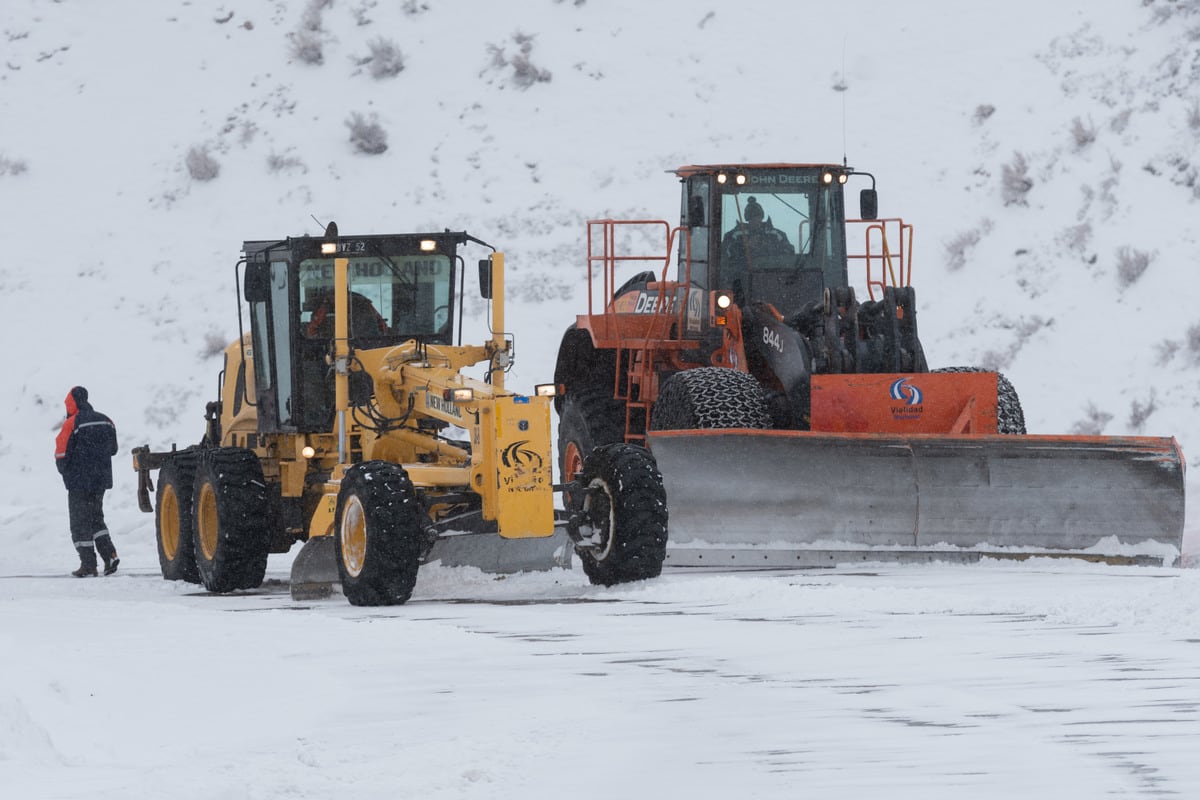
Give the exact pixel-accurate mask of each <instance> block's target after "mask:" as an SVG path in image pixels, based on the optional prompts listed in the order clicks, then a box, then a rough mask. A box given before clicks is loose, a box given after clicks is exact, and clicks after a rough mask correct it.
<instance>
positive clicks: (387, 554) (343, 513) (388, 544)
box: [334, 461, 423, 606]
mask: <svg viewBox="0 0 1200 800" xmlns="http://www.w3.org/2000/svg"><path fill="white" fill-rule="evenodd" d="M421 514H422V512H421V509H420V503H419V502H418V498H417V493H416V489H415V488H414V487H413V484H412V481H411V480H409V477H408V473H407V472H405V471H404V468H403V467H401V466H399V465H397V464H392V463H389V462H386V461H367V462H365V463H362V464H355V465H354V466H353V467H351V468H350V469H348V470H346V477H345V478H343V479H342V487H341V490H340V491H339V492H338V501H337V511H336V513H335V520H336V524H335V526H334V550H335V551H336V553H337V565H338V575H339V577H340V578H341V582H342V592H343V593H344V594H345V595H346V599H347V600H349V601H350V603H351V604H352V605H356V606H390V605H399V604H401V603H404V602H406V601H407V600H408V598H409V597H411V596H412V592H413V587H414V586H415V585H416V582H417V568H418V567H419V566H420V563H421V552H422V550H423V546H422V534H423V531H422V528H421Z"/></svg>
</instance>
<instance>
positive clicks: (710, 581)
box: [0, 0, 1200, 798]
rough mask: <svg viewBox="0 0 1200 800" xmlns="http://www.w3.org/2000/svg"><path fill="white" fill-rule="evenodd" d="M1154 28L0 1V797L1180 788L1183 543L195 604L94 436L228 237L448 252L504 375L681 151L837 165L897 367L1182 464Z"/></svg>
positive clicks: (1130, 791)
mask: <svg viewBox="0 0 1200 800" xmlns="http://www.w3.org/2000/svg"><path fill="white" fill-rule="evenodd" d="M1198 40H1200V6H1197V4H1196V3H1195V2H1182V1H1180V2H1168V1H1167V0H1150V2H1142V0H1100V1H1099V2H1096V1H1094V0H1092V1H1089V2H1084V0H1064V1H1063V2H1055V3H1046V2H1035V1H1034V0H1008V1H1007V2H978V3H971V4H962V3H952V2H946V1H944V0H914V2H909V3H895V4H880V3H877V2H867V0H844V2H839V3H837V4H824V5H819V4H810V3H797V2H782V1H781V0H780V1H778V2H775V1H770V0H751V1H750V2H745V3H742V4H739V5H738V6H737V7H736V8H733V7H729V8H726V7H724V6H720V5H706V4H704V3H696V2H694V0H661V1H660V2H654V3H646V2H637V0H608V1H607V2H601V0H562V1H558V2H556V0H520V1H518V2H509V3H488V2H482V0H471V1H470V2H468V0H461V1H460V2H447V0H423V1H422V0H404V2H393V3H380V2H377V1H376V0H334V2H324V1H323V0H309V1H308V2H299V0H296V1H295V2H285V1H284V0H279V1H278V2H262V0H257V2H251V0H245V1H244V2H208V1H207V0H165V1H164V2H156V3H144V2H137V1H136V0H109V2H105V3H95V2H86V0H6V2H4V3H3V4H0V219H2V220H3V222H2V223H0V230H3V232H4V236H3V247H4V252H5V256H4V257H3V258H0V331H2V332H3V334H4V337H3V340H4V342H5V343H6V344H7V350H6V354H7V359H6V364H7V370H6V374H7V377H6V379H5V380H4V381H0V409H3V410H4V411H5V419H6V424H5V425H4V426H2V427H0V475H2V476H3V481H0V653H2V654H3V655H2V656H0V787H4V788H3V793H4V795H5V796H14V797H30V798H35V797H36V798H42V797H45V798H52V797H55V798H56V797H82V796H88V797H90V796H94V795H96V794H97V793H100V794H101V795H107V796H121V797H134V798H139V797H146V798H150V797H160V796H163V795H171V796H180V797H216V798H265V797H314V798H315V797H328V796H343V795H348V794H351V793H354V794H357V795H358V796H363V797H397V796H398V797H409V796H412V797H418V796H420V797H423V798H429V797H433V798H438V797H446V798H449V797H461V796H479V797H510V796H511V797H518V796H520V797H530V796H532V797H541V796H549V795H551V794H552V793H555V794H558V793H567V792H569V793H570V794H572V795H576V796H584V797H600V796H605V797H611V796H615V795H625V796H632V797H643V796H645V797H649V796H676V795H681V794H683V793H685V792H686V793H687V794H688V795H691V796H699V797H705V796H718V795H721V796H727V795H729V794H731V793H738V794H740V795H742V796H746V797H792V796H797V795H805V794H808V795H810V796H820V797H828V796H845V797H883V796H887V797H917V796H920V797H922V798H930V797H947V798H950V797H954V798H958V797H963V796H967V795H970V796H973V797H1011V796H1013V795H1016V794H1022V795H1024V796H1027V797H1046V798H1049V797H1060V796H1077V797H1100V796H1110V795H1111V796H1117V797H1122V796H1123V797H1149V796H1163V795H1166V796H1172V795H1174V796H1181V797H1188V796H1196V795H1197V793H1198V792H1200V766H1198V765H1200V760H1198V759H1197V758H1196V753H1197V752H1198V751H1200V726H1198V724H1197V719H1196V713H1197V712H1196V709H1197V706H1196V704H1195V702H1194V698H1195V697H1196V696H1197V688H1198V687H1197V683H1196V679H1197V677H1198V675H1200V669H1198V668H1197V666H1196V665H1197V664H1198V663H1200V659H1197V652H1198V651H1197V646H1198V645H1200V628H1198V625H1200V622H1198V620H1200V583H1198V575H1197V573H1196V572H1195V571H1192V570H1174V569H1144V568H1142V569H1139V568H1112V567H1099V566H1087V565H1080V564H1060V563H1054V564H1047V563H1031V564H1023V565H1011V564H1003V565H980V566H973V567H963V566H959V567H949V566H946V567H887V568H879V569H873V568H855V569H852V570H851V569H846V570H837V571H827V572H826V571H822V572H811V573H810V572H805V573H798V574H792V575H787V574H771V575H765V574H738V575H729V576H722V575H712V574H696V573H686V572H670V573H669V574H667V575H665V576H664V577H663V578H662V579H660V580H658V581H654V582H652V583H648V584H646V585H644V586H634V587H626V588H621V589H613V590H601V589H596V588H593V587H590V586H587V585H586V581H585V580H584V578H583V577H582V574H581V573H578V572H559V573H550V574H547V575H537V576H519V577H514V578H509V579H506V580H501V581H497V580H493V579H491V578H487V577H484V576H480V575H478V574H477V573H473V572H471V571H469V570H448V569H437V568H434V569H429V570H426V571H425V572H423V573H422V576H421V578H420V579H419V581H418V586H417V593H416V596H415V598H414V601H413V602H412V604H410V605H407V606H404V607H401V608H396V609H387V610H383V611H380V610H371V611H366V610H362V609H354V608H351V607H350V606H348V605H346V604H345V602H344V601H342V600H340V599H331V600H329V601H322V602H318V603H313V604H311V605H307V606H302V605H297V604H293V603H292V602H291V601H290V600H289V599H288V598H287V596H286V594H285V593H284V592H283V589H282V587H281V586H279V585H271V586H268V587H267V589H266V590H265V591H263V592H260V593H252V594H244V595H236V596H231V597H206V596H200V595H196V594H193V592H194V587H188V586H181V585H175V584H168V583H164V582H162V581H160V580H158V579H157V577H156V575H157V564H156V557H155V552H154V542H153V523H152V520H151V519H150V517H149V515H143V514H141V513H139V512H138V511H137V509H136V504H135V502H134V475H133V473H132V470H129V469H127V464H128V461H127V459H128V456H127V452H128V450H129V448H131V447H133V446H136V445H140V444H143V443H150V444H151V445H153V446H154V447H156V448H157V447H163V446H166V445H169V444H170V443H172V442H178V443H180V444H186V443H190V442H193V441H195V440H196V439H197V438H198V436H199V433H200V429H201V425H202V414H203V407H204V403H205V401H207V400H210V399H213V397H214V394H215V391H216V375H217V371H218V370H219V368H220V357H219V353H220V348H221V347H222V346H223V345H224V343H226V342H227V341H229V340H231V339H232V338H233V337H234V336H235V335H236V332H237V319H236V316H235V314H236V310H235V307H234V293H233V275H234V263H235V261H236V260H237V257H238V255H239V248H240V244H241V242H242V241H244V240H247V239H264V238H272V237H283V236H287V235H297V234H303V233H317V232H319V231H320V230H321V225H320V224H318V222H317V220H319V221H320V222H321V223H323V222H327V221H329V220H331V219H335V220H336V221H337V222H338V223H339V225H340V227H341V229H342V231H343V232H346V233H376V232H389V231H405V230H420V229H437V230H440V229H442V228H446V227H449V228H453V229H466V230H468V231H469V232H471V233H472V234H474V235H476V236H479V237H481V238H483V239H486V240H488V241H490V242H492V243H493V244H495V245H496V246H497V247H499V248H501V249H502V250H504V251H505V252H506V254H507V256H508V265H509V269H510V275H509V277H510V282H509V285H510V289H511V296H512V298H511V300H512V301H511V304H510V306H509V310H508V321H509V327H510V328H511V329H512V332H513V334H514V336H515V338H516V343H517V357H518V363H517V366H516V369H515V370H514V374H513V376H512V379H511V381H510V385H512V386H514V387H520V386H532V384H533V383H535V382H539V381H544V380H547V379H548V378H549V376H550V373H551V370H552V368H553V357H554V353H555V349H556V347H557V342H558V340H559V337H560V335H561V332H562V330H563V329H564V328H565V327H566V326H567V325H568V324H570V322H571V321H572V319H573V316H574V315H575V314H576V313H579V312H580V311H581V310H582V305H583V303H585V302H586V294H585V293H584V292H583V280H582V275H583V266H582V263H581V260H582V256H583V252H584V251H583V244H582V231H583V223H584V220H586V219H588V218H590V217H600V216H609V215H613V216H637V217H644V216H650V217H663V218H667V219H672V218H674V217H675V215H676V214H677V210H678V198H677V186H676V183H675V180H674V177H673V176H671V175H668V174H664V172H665V171H666V170H669V169H671V168H673V167H676V166H679V165H682V164H686V163H715V162H735V161H834V162H840V161H841V160H842V158H843V155H845V156H846V157H847V158H848V160H849V163H850V164H851V165H853V166H856V167H858V168H859V169H863V170H867V171H870V172H872V173H874V174H875V175H876V177H877V179H878V186H879V190H880V197H881V211H882V213H884V214H885V215H892V216H902V217H904V218H905V220H906V221H908V222H911V223H914V224H915V226H916V239H915V251H914V252H915V255H916V271H915V276H914V282H915V285H916V286H917V292H918V299H919V309H920V315H921V332H922V341H923V343H924V345H925V349H926V352H927V354H928V356H929V360H930V363H931V365H932V366H944V365H954V364H979V365H985V366H990V367H997V368H1000V369H1002V370H1003V371H1004V372H1005V373H1006V374H1007V375H1008V376H1009V377H1010V378H1011V379H1012V380H1013V382H1014V384H1015V385H1016V387H1017V389H1018V391H1019V392H1020V393H1021V398H1022V401H1023V405H1024V409H1025V413H1026V417H1027V419H1028V421H1029V423H1030V429H1031V431H1033V432H1037V433H1070V432H1080V433H1105V434H1146V435H1164V436H1175V437H1177V438H1178V439H1179V441H1180V443H1181V445H1182V447H1183V451H1184V453H1185V455H1186V456H1187V457H1188V458H1189V460H1190V461H1191V462H1192V464H1193V465H1200V414H1198V413H1197V405H1198V402H1197V398H1198V397H1200V371H1198V370H1200V319H1198V318H1197V315H1196V312H1195V310H1194V309H1196V308H1197V307H1200V283H1197V282H1196V281H1194V280H1191V271H1192V265H1193V264H1194V263H1195V260H1196V258H1195V254H1196V251H1197V245H1198V242H1197V239H1198V235H1197V231H1198V227H1197V223H1196V219H1197V214H1196V210H1197V207H1198V206H1197V197H1198V193H1200V183H1198V180H1200V178H1198V173H1200V154H1198V151H1200V148H1198V144H1200V105H1198V104H1200V91H1198V87H1200V55H1198V52H1200V51H1198V50H1197V48H1196V42H1197V41H1198ZM298 45H304V47H299V46H298ZM314 47H316V48H319V51H320V54H321V59H320V63H316V59H315V58H314V55H313V54H314V52H315V50H314ZM397 53H398V54H400V55H401V56H402V61H403V69H402V70H400V71H398V72H395V71H394V67H395V66H396V65H397V64H398V63H399V62H398V61H396V59H395V56H396V54H397ZM372 54H373V55H374V58H373V60H371V61H367V60H366V59H367V57H368V56H371V55H372ZM302 56H303V57H302ZM306 59H307V61H306ZM389 66H390V67H392V68H393V69H387V67H389ZM393 73H394V74H393ZM376 75H378V77H376ZM355 115H358V116H359V118H360V119H361V120H362V121H364V122H367V123H369V122H371V121H375V122H377V123H378V124H379V126H380V129H381V130H382V131H383V132H384V133H385V134H386V136H387V145H388V147H387V149H386V151H384V152H382V153H380V154H375V155H371V154H366V153H363V152H358V151H356V150H355V148H354V146H353V145H352V143H351V141H350V134H351V130H350V126H349V125H348V123H350V122H352V121H353V119H354V117H355ZM189 154H191V155H192V159H191V167H192V168H191V170H189ZM214 165H215V168H214ZM206 177H207V178H209V179H207V180H205V179H204V178H206ZM1022 188H1024V189H1025V190H1024V191H1022ZM475 310H476V311H478V310H479V309H478V308H476V309H475ZM482 329H483V323H482V320H481V319H477V320H475V330H474V332H472V331H471V330H470V329H468V335H469V336H472V338H479V334H480V332H481V331H482ZM74 384H83V385H85V386H87V387H88V388H89V390H90V391H91V393H92V397H93V399H94V400H95V403H96V406H97V407H98V408H99V409H100V410H102V411H105V412H106V413H108V414H110V415H111V416H113V417H114V419H115V420H116V423H117V426H118V431H119V433H120V436H121V443H122V451H123V453H122V456H121V457H120V458H119V460H118V462H117V466H118V470H117V486H116V487H115V488H114V490H113V492H112V493H111V494H110V495H109V499H108V513H109V522H110V527H111V528H112V530H113V532H114V537H115V539H116V543H117V546H118V548H119V549H120V551H121V554H122V559H123V562H122V569H121V572H120V573H119V574H118V576H116V577H114V578H109V579H104V580H95V581H82V582H80V581H74V580H71V579H67V578H64V577H61V576H62V575H64V573H65V572H66V571H67V570H68V569H69V568H70V567H72V566H73V564H72V561H73V558H74V555H73V552H72V549H71V546H70V542H69V538H68V535H67V532H66V503H65V495H64V493H63V492H62V489H61V484H60V482H59V480H58V476H57V474H56V473H55V471H54V468H53V458H52V456H51V452H52V448H53V436H54V433H55V431H56V430H57V427H58V424H59V422H60V421H61V415H62V402H61V400H62V397H63V396H64V395H65V394H66V392H67V390H68V389H69V388H70V387H71V386H72V385H74ZM1198 474H1200V473H1197V472H1196V470H1194V469H1193V470H1192V475H1191V476H1190V478H1189V486H1190V488H1191V494H1192V495H1195V493H1196V489H1197V488H1200V483H1197V478H1196V477H1195V476H1196V475H1198ZM1185 544H1186V546H1187V548H1188V549H1189V550H1191V551H1193V552H1197V551H1200V521H1198V520H1197V515H1196V514H1194V513H1193V514H1192V515H1190V518H1189V521H1188V523H1187V532H1186V539H1185ZM288 558H289V557H287V556H281V557H273V559H272V562H271V567H270V569H271V575H272V576H273V577H274V578H276V579H279V580H282V579H283V577H284V576H285V575H286V571H287V565H288ZM19 576H38V577H19ZM460 600H465V601H467V602H458V601H460Z"/></svg>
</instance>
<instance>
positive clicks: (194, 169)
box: [184, 146, 221, 181]
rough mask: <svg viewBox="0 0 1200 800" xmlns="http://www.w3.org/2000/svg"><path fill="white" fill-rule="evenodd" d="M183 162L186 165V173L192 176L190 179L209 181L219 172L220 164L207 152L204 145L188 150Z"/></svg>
mask: <svg viewBox="0 0 1200 800" xmlns="http://www.w3.org/2000/svg"><path fill="white" fill-rule="evenodd" d="M184 163H185V164H186V165H187V171H188V175H191V176H192V180H196V181H211V180H212V179H213V178H215V177H217V176H218V175H220V174H221V165H220V164H218V163H217V160H216V159H215V158H213V157H212V155H210V154H209V152H208V148H207V147H205V146H199V147H193V148H192V149H191V150H188V154H187V158H185V159H184Z"/></svg>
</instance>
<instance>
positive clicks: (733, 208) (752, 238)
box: [675, 164, 850, 316]
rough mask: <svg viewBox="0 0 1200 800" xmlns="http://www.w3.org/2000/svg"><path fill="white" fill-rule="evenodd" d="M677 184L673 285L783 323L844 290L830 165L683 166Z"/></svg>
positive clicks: (839, 180) (838, 170) (843, 171)
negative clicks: (769, 310) (724, 295)
mask: <svg viewBox="0 0 1200 800" xmlns="http://www.w3.org/2000/svg"><path fill="white" fill-rule="evenodd" d="M675 172H676V174H677V175H679V177H680V179H681V182H682V189H683V192H682V195H683V202H682V220H681V224H682V225H683V226H685V227H686V228H687V230H688V237H687V239H686V240H681V243H680V251H679V274H680V280H683V279H684V276H685V274H686V271H687V267H688V264H687V260H688V255H689V250H690V273H691V283H692V284H693V285H694V286H697V287H699V288H701V289H704V290H708V291H712V290H717V289H727V290H732V292H733V294H734V300H735V302H736V303H738V305H741V306H745V305H747V304H748V303H753V302H756V301H764V302H770V303H772V304H773V305H774V306H775V307H776V308H777V309H778V310H779V311H780V312H781V313H783V314H784V315H785V316H786V315H787V314H789V313H792V312H794V311H796V310H797V309H799V308H800V307H801V306H803V305H805V304H806V303H810V302H820V300H821V298H822V295H823V293H824V290H825V288H827V287H829V288H833V287H840V286H846V285H847V281H848V277H847V268H846V234H845V219H846V213H845V205H844V198H843V191H842V188H843V185H844V183H845V180H846V178H847V177H848V175H849V174H850V170H848V169H847V168H845V167H841V166H833V165H820V164H816V165H804V164H762V165H741V166H690V167H680V168H679V169H677V170H675Z"/></svg>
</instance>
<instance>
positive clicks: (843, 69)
mask: <svg viewBox="0 0 1200 800" xmlns="http://www.w3.org/2000/svg"><path fill="white" fill-rule="evenodd" d="M848 35H849V34H842V81H841V83H842V166H843V167H844V166H846V165H847V164H848V163H849V161H848V160H847V158H846V92H847V91H849V90H850V87H849V86H847V85H846V37H847V36H848Z"/></svg>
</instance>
